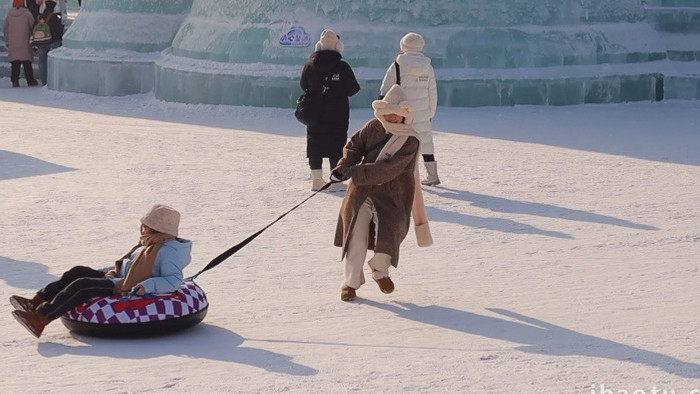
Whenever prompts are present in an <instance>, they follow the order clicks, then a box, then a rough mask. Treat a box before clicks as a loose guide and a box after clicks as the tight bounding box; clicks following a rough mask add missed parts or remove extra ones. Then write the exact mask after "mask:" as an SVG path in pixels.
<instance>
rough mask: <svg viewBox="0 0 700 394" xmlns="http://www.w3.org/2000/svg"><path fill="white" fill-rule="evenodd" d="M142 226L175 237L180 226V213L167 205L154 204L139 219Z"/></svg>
mask: <svg viewBox="0 0 700 394" xmlns="http://www.w3.org/2000/svg"><path fill="white" fill-rule="evenodd" d="M141 224H144V225H146V226H148V227H150V228H152V229H154V230H156V231H158V232H161V233H165V234H170V235H172V236H173V237H177V234H178V226H179V225H180V212H178V211H176V210H174V209H172V208H170V207H169V206H167V205H162V204H156V205H154V206H153V208H151V210H150V211H148V213H147V214H145V215H144V216H143V217H142V218H141Z"/></svg>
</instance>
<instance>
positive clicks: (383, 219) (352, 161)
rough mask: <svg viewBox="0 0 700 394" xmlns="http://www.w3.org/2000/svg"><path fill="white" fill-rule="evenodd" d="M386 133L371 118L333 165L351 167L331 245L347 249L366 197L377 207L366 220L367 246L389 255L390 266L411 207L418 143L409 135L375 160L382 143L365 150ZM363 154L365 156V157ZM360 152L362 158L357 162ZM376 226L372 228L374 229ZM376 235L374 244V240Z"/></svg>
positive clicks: (397, 254)
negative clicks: (374, 214) (372, 218)
mask: <svg viewBox="0 0 700 394" xmlns="http://www.w3.org/2000/svg"><path fill="white" fill-rule="evenodd" d="M388 136H389V134H388V133H386V131H385V130H384V127H383V126H382V124H381V122H379V120H377V119H372V120H370V121H369V122H367V123H366V124H365V125H364V126H363V127H362V129H360V131H358V132H357V133H355V135H353V136H352V138H350V141H348V143H347V144H346V145H345V148H344V149H343V158H342V159H340V161H339V162H338V166H337V167H336V169H337V170H339V171H340V172H341V173H342V172H343V170H345V169H346V168H348V167H351V166H353V167H351V168H352V179H351V180H350V182H349V185H348V190H347V193H346V194H345V199H343V204H342V206H341V208H340V214H339V217H338V225H337V227H336V232H335V242H334V244H335V246H341V247H343V257H345V253H346V252H347V241H348V239H349V236H350V234H351V232H352V228H353V226H354V225H355V219H356V217H357V212H358V211H359V209H360V207H361V206H362V203H363V202H364V201H365V200H366V199H367V198H370V199H371V200H372V203H373V204H374V208H375V209H376V210H377V227H378V229H374V228H373V227H374V226H373V224H371V225H370V242H369V249H374V252H375V253H386V254H388V255H389V256H391V265H393V266H394V267H396V266H397V265H398V263H399V247H400V246H401V242H403V240H404V238H406V234H407V233H408V229H409V227H410V224H411V207H412V205H413V196H414V193H415V178H414V174H413V169H414V166H415V164H416V158H417V155H416V154H417V152H418V149H419V146H420V143H419V141H418V139H417V138H415V137H410V138H408V140H406V143H405V144H404V145H403V146H402V147H401V149H399V151H398V152H396V154H395V155H394V156H393V157H391V158H390V159H388V160H383V161H380V162H378V163H375V161H376V160H377V156H378V155H379V152H380V151H381V150H382V146H381V145H380V146H378V147H377V148H375V149H374V150H372V151H371V152H367V150H368V149H369V148H371V147H372V146H373V145H375V144H377V143H379V142H381V141H382V140H384V139H386V138H387V137H388ZM365 155H366V157H365ZM363 157H364V158H365V163H364V164H360V163H361V162H362V159H363ZM375 230H376V232H375ZM374 234H376V244H375V243H374V242H373V241H374Z"/></svg>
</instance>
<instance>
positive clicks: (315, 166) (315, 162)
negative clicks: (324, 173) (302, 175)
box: [309, 156, 342, 170]
mask: <svg viewBox="0 0 700 394" xmlns="http://www.w3.org/2000/svg"><path fill="white" fill-rule="evenodd" d="M341 157H342V156H337V157H335V156H334V157H329V158H328V162H329V163H330V165H331V170H332V169H334V168H335V166H337V165H338V160H340V158H341ZM309 167H311V169H312V170H320V169H321V168H322V167H323V157H316V156H313V157H312V156H309Z"/></svg>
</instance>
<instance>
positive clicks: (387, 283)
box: [375, 276, 394, 294]
mask: <svg viewBox="0 0 700 394" xmlns="http://www.w3.org/2000/svg"><path fill="white" fill-rule="evenodd" d="M375 282H377V284H378V285H379V290H381V291H382V293H384V294H389V293H392V292H393V291H394V282H393V281H392V280H391V278H389V277H388V276H387V277H386V278H381V279H375Z"/></svg>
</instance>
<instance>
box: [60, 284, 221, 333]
mask: <svg viewBox="0 0 700 394" xmlns="http://www.w3.org/2000/svg"><path fill="white" fill-rule="evenodd" d="M208 307H209V302H208V301H207V296H206V294H204V291H203V290H202V289H201V288H200V287H199V286H197V284H196V283H194V282H193V281H192V280H185V281H183V282H182V285H181V286H180V289H179V290H178V291H176V292H173V293H170V294H155V295H148V296H144V297H138V296H131V297H120V296H112V297H96V298H93V299H90V300H89V301H87V302H85V303H84V304H82V305H79V306H77V307H76V308H75V309H73V310H71V311H68V312H67V313H66V314H65V315H63V317H62V318H61V321H62V322H63V324H64V325H65V326H66V327H67V328H68V329H69V330H70V331H73V332H76V333H79V334H85V335H90V336H104V337H128V336H150V335H162V334H165V333H169V332H172V331H177V330H181V329H184V328H187V327H191V326H194V325H196V324H197V323H199V322H201V321H202V320H203V319H204V316H205V315H206V313H207V308H208Z"/></svg>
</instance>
